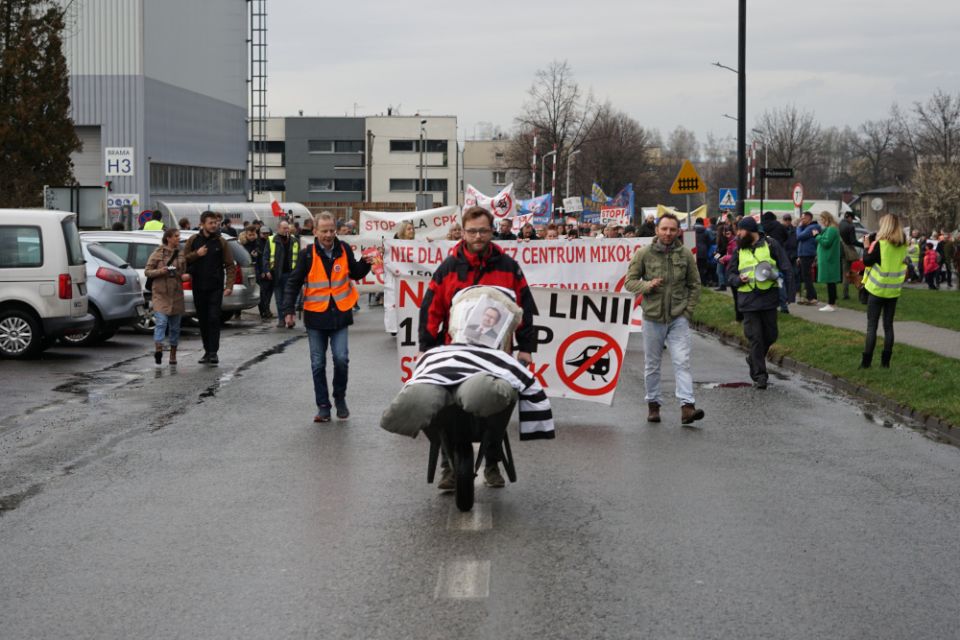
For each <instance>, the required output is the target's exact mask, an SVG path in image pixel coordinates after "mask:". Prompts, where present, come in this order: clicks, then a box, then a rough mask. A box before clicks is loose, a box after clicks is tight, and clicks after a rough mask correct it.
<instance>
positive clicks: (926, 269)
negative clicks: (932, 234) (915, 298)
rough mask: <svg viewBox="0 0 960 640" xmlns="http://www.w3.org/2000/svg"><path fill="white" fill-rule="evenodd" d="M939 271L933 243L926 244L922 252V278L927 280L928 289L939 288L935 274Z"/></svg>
mask: <svg viewBox="0 0 960 640" xmlns="http://www.w3.org/2000/svg"><path fill="white" fill-rule="evenodd" d="M939 272H940V262H939V260H938V256H937V252H936V251H934V249H933V243H932V242H928V243H927V244H926V250H925V251H924V252H923V279H924V280H926V281H927V287H928V288H930V289H939V288H940V287H939V286H938V285H937V274H939Z"/></svg>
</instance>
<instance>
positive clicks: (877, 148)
mask: <svg viewBox="0 0 960 640" xmlns="http://www.w3.org/2000/svg"><path fill="white" fill-rule="evenodd" d="M851 144H852V145H853V149H854V151H855V153H856V156H857V157H856V159H855V164H859V165H860V170H859V171H856V173H858V174H859V175H858V178H859V183H860V186H861V187H864V188H866V189H870V188H876V187H880V186H885V184H884V183H887V182H891V181H892V179H891V173H890V168H891V166H892V164H893V160H894V151H895V150H896V146H897V124H896V122H895V121H894V120H893V118H887V119H885V120H868V121H866V122H864V123H863V124H861V125H860V127H859V128H858V129H857V132H856V133H855V134H854V135H853V137H852V138H851ZM856 161H859V162H856Z"/></svg>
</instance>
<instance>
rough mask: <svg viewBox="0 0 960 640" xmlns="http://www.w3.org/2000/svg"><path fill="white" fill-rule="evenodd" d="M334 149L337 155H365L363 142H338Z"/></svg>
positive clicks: (335, 143)
mask: <svg viewBox="0 0 960 640" xmlns="http://www.w3.org/2000/svg"><path fill="white" fill-rule="evenodd" d="M333 148H334V149H335V150H336V152H337V153H363V140H337V141H336V142H334V144H333Z"/></svg>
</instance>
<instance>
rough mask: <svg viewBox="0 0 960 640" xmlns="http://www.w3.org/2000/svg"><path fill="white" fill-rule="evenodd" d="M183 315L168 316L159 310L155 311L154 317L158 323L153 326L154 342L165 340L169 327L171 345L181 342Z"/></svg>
mask: <svg viewBox="0 0 960 640" xmlns="http://www.w3.org/2000/svg"><path fill="white" fill-rule="evenodd" d="M181 317H182V316H180V315H175V316H168V315H167V314H165V313H160V312H159V311H154V312H153V319H154V321H155V322H156V323H157V324H156V326H155V327H154V328H153V341H154V342H163V338H164V336H166V335H167V329H169V330H170V346H171V347H175V346H177V345H178V344H180V318H181Z"/></svg>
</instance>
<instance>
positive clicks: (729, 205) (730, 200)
mask: <svg viewBox="0 0 960 640" xmlns="http://www.w3.org/2000/svg"><path fill="white" fill-rule="evenodd" d="M720 208H721V209H736V208H737V190H736V189H720Z"/></svg>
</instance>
